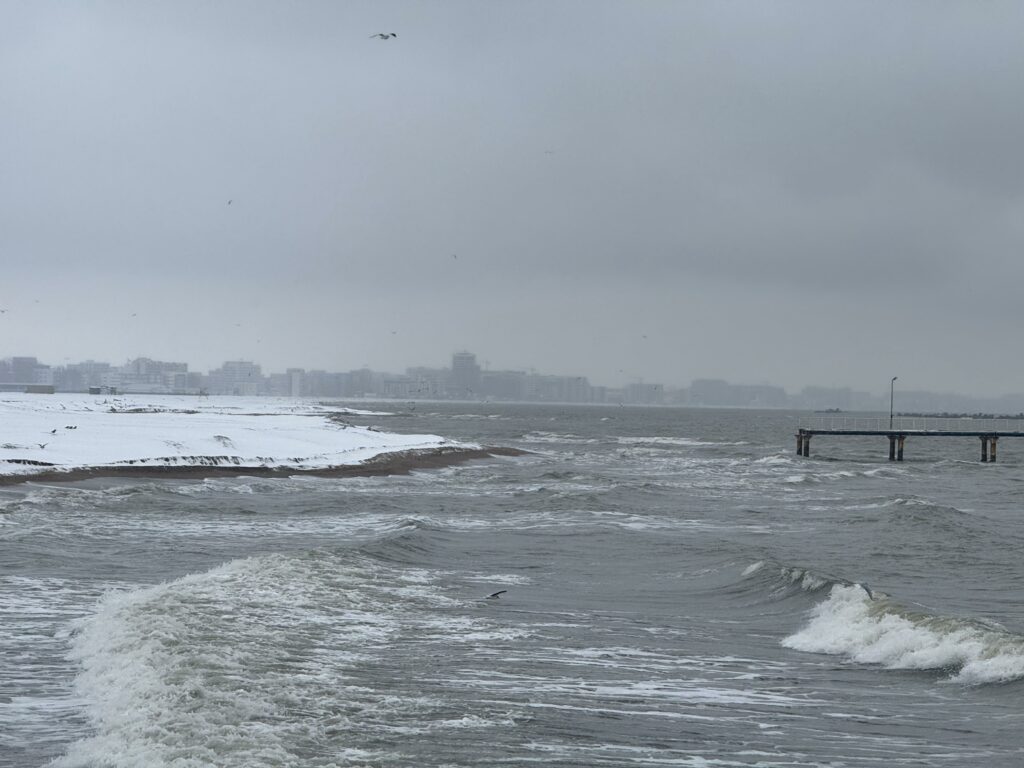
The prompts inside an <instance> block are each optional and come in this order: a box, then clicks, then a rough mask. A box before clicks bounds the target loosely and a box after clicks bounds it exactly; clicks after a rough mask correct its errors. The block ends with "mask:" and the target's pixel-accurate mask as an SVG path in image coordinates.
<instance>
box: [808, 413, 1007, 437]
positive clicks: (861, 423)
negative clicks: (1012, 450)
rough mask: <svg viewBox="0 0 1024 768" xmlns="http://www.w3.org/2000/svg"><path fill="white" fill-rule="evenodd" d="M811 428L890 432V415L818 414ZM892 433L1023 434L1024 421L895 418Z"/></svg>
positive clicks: (920, 417)
mask: <svg viewBox="0 0 1024 768" xmlns="http://www.w3.org/2000/svg"><path fill="white" fill-rule="evenodd" d="M806 426H807V427H808V428H809V429H827V430H835V431H851V432H852V431H872V432H874V431H878V432H881V431H890V426H889V417H888V416H833V415H831V414H830V415H827V416H826V415H816V416H813V417H812V418H810V419H808V420H807V424H806ZM891 431H893V432H911V431H913V432H1004V433H1005V432H1024V419H976V418H970V417H962V418H954V417H944V416H894V417H893V419H892V429H891Z"/></svg>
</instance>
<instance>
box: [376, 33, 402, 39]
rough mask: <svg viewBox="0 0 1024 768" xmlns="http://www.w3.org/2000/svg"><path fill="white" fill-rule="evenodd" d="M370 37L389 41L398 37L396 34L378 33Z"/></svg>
mask: <svg viewBox="0 0 1024 768" xmlns="http://www.w3.org/2000/svg"><path fill="white" fill-rule="evenodd" d="M370 37H371V38H374V37H379V38H380V39H381V40H390V39H391V38H392V37H398V34H397V33H395V32H378V33H377V34H376V35H370Z"/></svg>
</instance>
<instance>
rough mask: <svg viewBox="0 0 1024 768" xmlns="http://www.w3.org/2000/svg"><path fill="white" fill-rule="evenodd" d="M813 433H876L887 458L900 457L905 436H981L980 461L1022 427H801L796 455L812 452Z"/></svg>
mask: <svg viewBox="0 0 1024 768" xmlns="http://www.w3.org/2000/svg"><path fill="white" fill-rule="evenodd" d="M815 435H833V436H837V437H838V436H847V437H850V436H865V435H867V436H878V437H885V438H887V439H888V440H889V461H903V448H904V445H905V443H906V440H907V438H908V437H976V438H978V439H979V440H981V461H982V463H985V464H993V463H995V460H996V445H997V443H998V442H999V438H1001V437H1024V430H1020V431H1018V430H1013V431H1005V432H1000V431H992V430H971V429H966V430H949V429H900V430H889V429H842V428H840V429H818V428H813V427H812V428H808V427H800V428H799V430H798V431H797V434H796V454H797V456H807V457H809V456H810V455H811V438H812V437H814V436H815Z"/></svg>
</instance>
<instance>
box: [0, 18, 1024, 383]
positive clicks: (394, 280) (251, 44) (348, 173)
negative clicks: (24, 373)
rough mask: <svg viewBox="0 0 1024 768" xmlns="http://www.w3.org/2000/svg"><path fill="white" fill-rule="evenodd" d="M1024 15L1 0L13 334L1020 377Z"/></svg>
mask: <svg viewBox="0 0 1024 768" xmlns="http://www.w3.org/2000/svg"><path fill="white" fill-rule="evenodd" d="M377 32H394V33H397V35H398V36H397V37H396V38H392V39H388V40H380V39H375V38H371V37H370V35H372V34H374V33H377ZM1022 40H1024V3H1020V2H974V1H973V0H972V1H970V2H931V1H929V2H888V1H886V2H864V1H859V2H817V1H816V0H815V1H812V0H807V2H697V1H690V2H683V1H682V0H676V1H673V2H636V1H632V0H631V1H629V2H626V1H625V0H623V2H558V1H555V2H551V1H550V0H544V1H543V2H539V1H538V2H529V1H517V2H481V1H480V0H472V1H470V2H429V3H428V2H366V3H363V2H334V1H331V2H253V1H251V0H246V1H245V2H230V1H227V0H225V1H222V2H205V1H204V2H188V1H185V2H182V1H181V0H173V2H172V1H171V0H167V1H166V2H130V3H125V2H90V3H75V2H59V3H58V2H39V1H37V0H32V1H31V2H29V1H28V0H24V1H20V0H19V1H15V0H0V116H2V119H0V267H2V274H0V278H2V279H0V309H4V310H6V311H5V312H3V313H2V314H0V357H6V356H11V355H20V354H30V355H31V354H34V355H36V356H38V357H39V358H41V359H42V360H43V361H44V362H48V363H51V364H61V363H63V362H64V361H65V360H66V359H67V360H70V361H77V360H81V359H85V358H89V357H91V358H95V359H101V360H107V361H109V362H114V363H122V362H124V361H125V360H127V359H128V358H132V357H136V356H140V355H146V356H150V357H155V358H159V359H165V360H181V361H185V362H188V363H189V364H190V366H191V367H192V368H194V369H198V370H206V369H207V368H210V367H215V366H218V365H219V364H220V363H221V362H222V361H224V360H227V359H251V360H256V361H257V362H260V363H262V364H263V366H264V369H265V370H268V371H269V370H283V369H284V368H285V367H288V366H300V367H306V368H325V369H328V370H348V369H350V368H355V367H359V366H362V365H364V364H365V365H368V366H370V367H371V368H375V369H378V370H391V371H401V370H403V369H404V368H405V367H406V366H409V365H429V366H440V365H446V364H448V362H449V361H450V356H451V354H452V352H454V351H457V350H461V349H468V350H471V351H474V352H476V353H477V355H478V357H479V359H480V360H481V361H489V363H490V366H491V367H492V368H519V369H525V368H530V367H533V368H536V369H537V370H538V371H542V372H545V373H562V374H582V375H586V376H589V377H590V379H591V381H592V383H597V384H607V385H621V384H624V383H627V382H629V381H635V380H637V379H641V378H642V379H643V380H645V381H649V382H662V383H666V384H684V385H685V384H688V383H689V382H690V381H691V380H692V379H694V378H699V377H722V378H725V379H728V380H730V381H733V382H743V383H762V382H770V383H774V384H780V385H782V386H785V387H787V388H788V389H790V390H794V389H797V388H799V387H801V386H803V385H804V384H824V385H849V386H853V387H856V388H862V389H867V390H870V391H874V392H879V393H881V392H883V391H885V390H887V389H888V385H889V379H890V378H891V377H892V376H894V375H898V376H899V377H900V382H901V383H902V384H904V385H905V386H906V387H908V388H914V389H932V390H939V391H960V392H965V393H977V394H998V393H1003V392H1019V391H1024V350H1022V348H1021V338H1020V334H1021V331H1022V329H1024V149H1022V146H1024V98H1022V93H1024V91H1022V82H1024V81H1022V76H1024V44H1022Z"/></svg>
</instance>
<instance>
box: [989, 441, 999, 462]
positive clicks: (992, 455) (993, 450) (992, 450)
mask: <svg viewBox="0 0 1024 768" xmlns="http://www.w3.org/2000/svg"><path fill="white" fill-rule="evenodd" d="M998 439H999V438H998V437H996V436H995V435H992V447H991V448H990V449H989V452H988V460H989V463H992V464H994V463H995V460H996V441H997V440H998Z"/></svg>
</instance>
